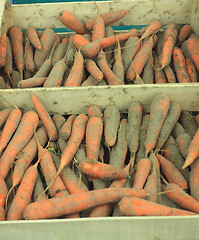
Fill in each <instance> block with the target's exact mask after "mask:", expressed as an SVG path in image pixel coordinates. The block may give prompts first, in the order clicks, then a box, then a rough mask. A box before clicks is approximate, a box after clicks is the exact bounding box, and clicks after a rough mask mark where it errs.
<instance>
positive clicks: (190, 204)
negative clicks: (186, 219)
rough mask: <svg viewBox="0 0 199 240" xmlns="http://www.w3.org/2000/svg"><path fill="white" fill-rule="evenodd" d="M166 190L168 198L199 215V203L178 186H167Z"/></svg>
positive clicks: (171, 184) (172, 184)
mask: <svg viewBox="0 0 199 240" xmlns="http://www.w3.org/2000/svg"><path fill="white" fill-rule="evenodd" d="M165 190H166V196H167V197H168V198H170V199H171V200H172V201H174V202H176V203H177V204H178V205H179V206H181V207H183V208H184V209H186V210H189V211H191V212H195V213H199V202H198V201H197V200H196V199H194V198H193V197H192V196H190V195H189V194H187V193H186V192H185V191H183V189H181V188H180V187H179V186H178V185H177V184H174V183H170V184H167V186H166V188H165Z"/></svg>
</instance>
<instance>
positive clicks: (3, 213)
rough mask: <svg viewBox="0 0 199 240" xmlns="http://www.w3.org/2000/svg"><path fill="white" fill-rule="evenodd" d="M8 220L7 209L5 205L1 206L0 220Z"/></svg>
mask: <svg viewBox="0 0 199 240" xmlns="http://www.w3.org/2000/svg"><path fill="white" fill-rule="evenodd" d="M5 220H6V211H5V209H4V208H3V207H1V206H0V221H5Z"/></svg>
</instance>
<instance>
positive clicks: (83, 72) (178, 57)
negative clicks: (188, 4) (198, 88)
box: [0, 3, 199, 89]
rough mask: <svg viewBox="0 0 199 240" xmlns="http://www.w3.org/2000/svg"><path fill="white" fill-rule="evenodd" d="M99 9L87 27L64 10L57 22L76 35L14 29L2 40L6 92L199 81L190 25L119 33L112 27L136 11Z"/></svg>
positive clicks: (198, 49)
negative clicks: (20, 89) (17, 89)
mask: <svg viewBox="0 0 199 240" xmlns="http://www.w3.org/2000/svg"><path fill="white" fill-rule="evenodd" d="M95 4H96V3H95ZM96 9H97V15H96V17H95V18H93V19H89V20H88V21H87V22H81V21H80V20H79V19H78V18H77V17H76V16H75V15H74V14H73V13H71V12H69V11H67V10H63V11H62V12H61V13H60V15H59V16H57V17H58V18H59V20H60V21H61V22H62V23H63V27H64V26H66V27H68V28H69V29H70V30H72V31H73V32H74V33H72V34H68V35H66V36H61V35H59V34H56V33H55V32H54V31H53V30H52V29H50V28H46V29H45V30H36V29H35V28H34V27H31V26H30V27H28V29H27V31H26V32H24V33H22V31H21V29H20V28H19V27H18V26H11V27H10V28H9V29H8V30H7V31H5V32H4V34H3V35H2V36H1V37H0V67H1V73H0V75H1V78H0V83H1V84H0V88H2V89H6V88H7V89H9V88H32V87H61V86H63V87H72V86H102V85H124V84H155V83H158V84H161V83H190V82H198V76H199V75H198V74H199V38H198V36H196V35H195V34H194V32H193V30H192V28H191V26H190V25H184V26H182V27H181V26H179V25H178V24H176V23H173V22H171V23H169V24H167V25H166V26H164V27H163V26H162V23H161V22H160V21H153V22H151V23H149V25H148V26H146V27H143V28H142V29H141V31H138V30H137V29H131V30H129V31H126V32H121V33H114V31H113V28H112V27H111V24H112V23H114V22H115V21H117V20H119V19H121V18H123V17H124V16H126V15H127V14H133V9H126V10H118V11H112V12H107V13H104V14H100V12H99V10H98V7H97V5H96ZM131 12H132V13H131ZM69 35H70V36H69Z"/></svg>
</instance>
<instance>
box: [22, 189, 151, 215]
mask: <svg viewBox="0 0 199 240" xmlns="http://www.w3.org/2000/svg"><path fill="white" fill-rule="evenodd" d="M145 195H146V193H145V191H144V190H143V189H142V190H138V189H133V188H130V189H129V188H126V189H122V188H108V189H100V190H93V191H89V192H85V193H79V194H73V195H69V196H63V197H56V198H51V199H49V200H45V201H39V202H35V203H31V204H30V205H29V206H27V207H26V209H25V210H24V214H23V216H24V218H25V219H46V218H56V217H59V216H62V215H64V214H71V213H76V212H80V211H82V210H85V209H87V208H90V207H94V206H97V205H100V204H104V203H111V202H118V201H120V200H121V199H122V198H123V197H124V196H136V197H142V198H144V197H145Z"/></svg>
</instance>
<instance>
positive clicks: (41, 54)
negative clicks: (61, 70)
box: [34, 28, 56, 69]
mask: <svg viewBox="0 0 199 240" xmlns="http://www.w3.org/2000/svg"><path fill="white" fill-rule="evenodd" d="M55 39H56V37H55V32H54V31H53V30H52V29H50V28H46V29H45V30H44V32H43V34H42V36H41V39H40V41H41V44H42V48H41V49H36V50H35V55H34V62H35V65H36V68H37V69H39V68H40V67H41V66H42V64H43V62H44V61H45V60H46V57H47V56H48V54H49V53H50V51H51V49H52V47H53V46H54V45H55Z"/></svg>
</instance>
